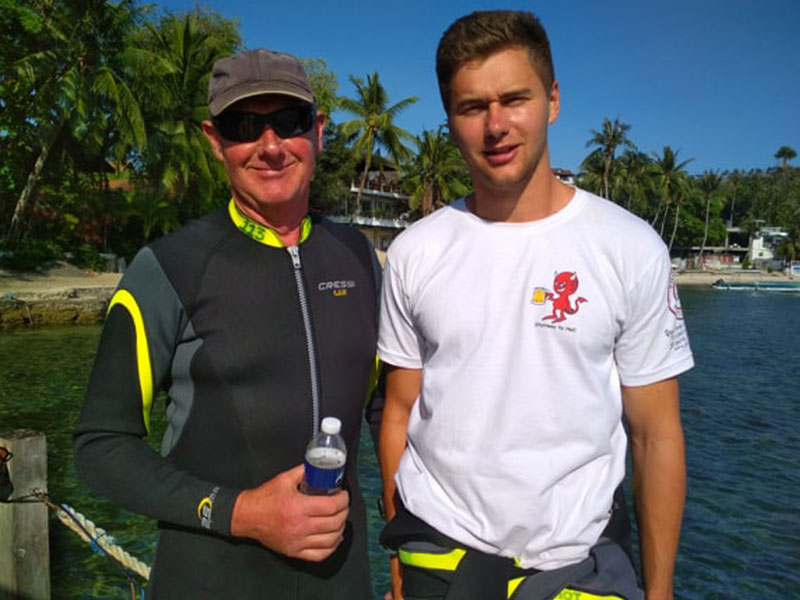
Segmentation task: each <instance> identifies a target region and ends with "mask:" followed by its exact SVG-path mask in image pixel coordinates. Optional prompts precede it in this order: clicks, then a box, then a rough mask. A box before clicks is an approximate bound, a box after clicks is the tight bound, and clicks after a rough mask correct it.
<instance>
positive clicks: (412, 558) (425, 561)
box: [397, 548, 623, 600]
mask: <svg viewBox="0 0 800 600" xmlns="http://www.w3.org/2000/svg"><path fill="white" fill-rule="evenodd" d="M466 553H467V552H466V550H463V549H462V548H455V549H454V550H450V551H449V552H441V553H438V552H412V551H408V550H403V549H402V548H400V549H399V550H398V552H397V556H398V558H399V559H400V562H401V563H402V564H403V565H406V566H409V567H417V568H420V569H435V570H438V571H455V570H456V569H457V568H458V564H459V563H460V562H461V559H462V558H464V555H465V554H466ZM526 578H527V576H523V577H515V578H514V579H509V580H508V598H511V597H512V596H513V595H514V592H516V591H517V588H518V587H519V586H520V585H521V584H522V582H523V581H525V579H526ZM553 600H623V599H622V598H620V597H619V596H615V595H600V596H598V595H597V594H592V593H591V592H583V591H580V590H574V589H570V588H564V589H563V590H561V591H560V592H559V593H558V595H557V596H555V598H554V599H553Z"/></svg>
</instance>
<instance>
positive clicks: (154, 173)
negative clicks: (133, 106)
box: [130, 11, 240, 221]
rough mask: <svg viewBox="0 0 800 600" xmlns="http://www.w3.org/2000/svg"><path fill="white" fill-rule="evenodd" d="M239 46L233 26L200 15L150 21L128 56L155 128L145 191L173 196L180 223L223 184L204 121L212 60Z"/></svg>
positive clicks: (151, 131)
mask: <svg viewBox="0 0 800 600" xmlns="http://www.w3.org/2000/svg"><path fill="white" fill-rule="evenodd" d="M239 43H240V38H239V35H238V33H237V32H236V26H235V24H234V23H233V22H231V21H226V20H224V19H222V18H221V17H219V16H218V15H215V14H213V13H201V12H199V11H194V12H191V13H187V14H184V15H173V14H168V15H165V16H163V17H162V18H161V19H160V20H159V22H158V23H156V24H153V23H147V24H146V25H145V28H144V29H143V30H142V32H141V33H140V35H139V36H138V38H137V39H136V40H135V46H134V48H133V49H132V50H131V51H130V53H131V55H132V56H133V57H134V58H133V59H132V60H135V67H136V72H137V78H138V80H139V82H140V86H139V89H140V90H141V93H142V96H143V97H142V103H143V104H144V105H145V106H146V112H147V123H148V127H149V144H148V147H147V150H146V152H145V153H144V155H143V157H142V158H143V162H144V165H145V169H144V173H143V175H144V179H145V181H144V182H143V187H150V188H153V187H155V189H151V190H149V191H148V192H147V193H150V194H155V195H156V196H158V197H159V198H160V199H162V200H163V199H165V198H167V197H168V198H169V201H170V204H171V205H172V206H173V207H174V208H177V209H179V210H180V211H181V212H182V213H183V214H182V215H181V219H180V220H181V221H183V220H185V219H187V218H189V217H191V216H196V214H198V213H202V212H205V210H207V209H208V208H209V206H208V204H209V202H210V200H211V198H212V196H213V192H214V186H215V183H217V182H220V181H223V180H224V177H223V175H222V169H221V167H220V165H219V163H218V161H216V160H215V158H214V156H213V154H212V152H211V150H210V148H209V146H208V143H207V142H206V139H205V136H204V135H203V129H202V122H203V120H204V119H207V118H208V109H207V98H206V90H207V89H208V79H209V76H210V73H211V69H212V67H213V65H214V62H215V61H216V60H217V59H218V58H221V57H223V56H228V55H230V54H232V53H234V52H235V51H236V49H237V47H238V46H239ZM190 189H191V191H192V193H191V194H189V193H188V192H189V190H190ZM189 199H191V202H190V203H191V204H192V205H191V206H190V205H187V202H188V201H189Z"/></svg>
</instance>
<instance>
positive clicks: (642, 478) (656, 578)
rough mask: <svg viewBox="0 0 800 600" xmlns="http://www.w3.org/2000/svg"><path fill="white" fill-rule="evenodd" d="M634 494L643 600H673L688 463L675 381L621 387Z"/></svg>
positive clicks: (676, 382) (668, 380) (676, 381)
mask: <svg viewBox="0 0 800 600" xmlns="http://www.w3.org/2000/svg"><path fill="white" fill-rule="evenodd" d="M622 398H623V403H624V407H625V416H626V417H627V420H628V424H629V426H630V439H631V448H632V456H633V491H634V503H635V507H636V517H637V523H638V526H639V547H640V552H641V559H642V571H643V573H642V574H643V578H644V585H645V597H646V599H647V600H671V599H672V577H673V571H674V567H675V556H676V554H677V551H678V538H679V535H680V529H681V518H682V516H683V506H684V501H685V496H686V460H685V452H684V442H683V429H682V426H681V420H680V410H679V396H678V380H677V378H676V377H672V378H670V379H665V380H664V381H659V382H657V383H653V384H650V385H643V386H636V387H624V386H623V388H622Z"/></svg>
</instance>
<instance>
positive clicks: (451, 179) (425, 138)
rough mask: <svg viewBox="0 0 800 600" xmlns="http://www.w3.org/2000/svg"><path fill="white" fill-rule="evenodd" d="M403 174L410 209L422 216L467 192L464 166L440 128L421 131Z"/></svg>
mask: <svg viewBox="0 0 800 600" xmlns="http://www.w3.org/2000/svg"><path fill="white" fill-rule="evenodd" d="M405 171H406V179H405V186H406V188H407V189H408V190H409V192H410V195H411V200H410V205H411V209H412V210H417V209H418V210H419V212H420V213H421V214H422V216H423V217H424V216H425V215H428V214H430V213H432V212H433V211H434V210H436V209H437V208H440V207H442V206H444V205H445V204H449V203H450V202H452V201H453V200H455V199H456V198H458V197H459V196H463V195H465V194H467V193H469V186H468V185H467V184H466V183H465V181H468V180H469V172H468V170H467V165H466V163H465V162H464V159H463V158H462V156H461V153H460V152H459V151H458V148H457V147H456V146H455V144H453V142H452V141H450V136H448V135H447V133H446V132H445V131H444V130H443V126H439V128H438V129H437V130H436V131H430V130H425V131H423V132H422V137H421V138H417V155H416V157H415V159H414V161H413V162H412V163H411V164H410V165H409V166H408V167H407V168H406V169H405Z"/></svg>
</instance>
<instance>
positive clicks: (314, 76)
mask: <svg viewBox="0 0 800 600" xmlns="http://www.w3.org/2000/svg"><path fill="white" fill-rule="evenodd" d="M301 62H302V63H303V68H304V69H305V71H306V76H307V77H308V81H309V83H311V89H312V90H313V91H314V99H315V101H316V103H317V109H318V110H321V111H322V112H324V113H325V116H326V117H327V118H328V120H329V121H330V117H331V115H332V114H333V111H335V110H336V109H337V108H338V107H339V96H337V95H336V90H338V89H339V82H338V80H337V79H336V73H333V72H332V71H328V65H327V64H326V63H325V61H324V60H323V59H321V58H303V59H301Z"/></svg>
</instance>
